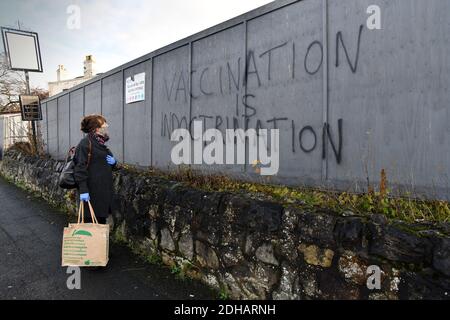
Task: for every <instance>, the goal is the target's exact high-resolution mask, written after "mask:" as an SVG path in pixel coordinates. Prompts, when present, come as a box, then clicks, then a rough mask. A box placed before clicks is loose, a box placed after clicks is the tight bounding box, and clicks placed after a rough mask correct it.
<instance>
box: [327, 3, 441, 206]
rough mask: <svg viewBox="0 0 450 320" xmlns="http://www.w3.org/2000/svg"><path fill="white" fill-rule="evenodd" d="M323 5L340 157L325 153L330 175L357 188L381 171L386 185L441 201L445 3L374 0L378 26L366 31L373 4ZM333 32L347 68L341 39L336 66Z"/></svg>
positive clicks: (332, 113) (332, 118)
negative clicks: (379, 14)
mask: <svg viewBox="0 0 450 320" xmlns="http://www.w3.org/2000/svg"><path fill="white" fill-rule="evenodd" d="M329 4H330V8H329V15H330V35H329V39H330V41H331V48H332V49H333V50H331V52H330V53H331V54H330V62H331V65H330V122H331V123H332V124H333V125H335V123H336V121H337V119H340V118H342V119H343V137H342V138H343V148H342V162H341V163H340V164H337V163H336V161H334V159H333V157H329V177H330V179H332V181H333V182H334V183H341V184H346V185H352V184H358V183H359V185H360V186H361V189H365V187H366V186H367V180H369V181H371V182H372V183H375V184H377V183H378V181H379V180H380V179H379V177H380V172H381V170H382V169H384V170H385V171H386V174H387V179H388V182H389V183H390V184H391V185H392V184H401V185H402V186H403V187H404V188H405V189H406V190H408V191H412V192H414V191H417V192H421V191H426V192H427V193H428V194H429V195H431V196H432V197H439V198H447V199H448V197H449V192H448V191H449V181H450V180H449V179H450V166H449V163H450V126H449V125H448V124H449V122H450V112H449V102H450V93H449V86H450V33H449V32H448V30H450V15H449V12H450V2H449V1H441V0H431V1H421V0H411V1H401V0H394V1H391V0H389V1H387V0H383V1H377V5H379V6H380V8H381V12H382V30H372V31H371V30H369V29H368V28H367V27H366V19H367V17H368V15H366V14H365V11H366V10H365V9H366V8H367V7H368V6H369V5H371V4H373V1H370V0H364V1H361V0H357V1H356V0H353V1H338V0H330V1H329ZM360 28H361V29H360ZM360 30H361V39H360V51H359V57H358V58H359V59H358V60H356V57H357V48H358V35H359V32H360ZM339 32H341V34H342V39H343V42H344V44H345V48H346V49H347V50H348V54H349V56H350V61H351V63H352V64H353V67H354V69H353V70H352V69H351V68H350V65H349V63H348V62H347V59H346V56H345V51H344V50H343V48H344V47H343V46H342V42H339V61H338V62H339V66H338V67H336V59H337V57H336V52H335V51H334V50H335V47H336V45H337V44H336V43H337V34H338V33H339ZM356 63H357V64H356Z"/></svg>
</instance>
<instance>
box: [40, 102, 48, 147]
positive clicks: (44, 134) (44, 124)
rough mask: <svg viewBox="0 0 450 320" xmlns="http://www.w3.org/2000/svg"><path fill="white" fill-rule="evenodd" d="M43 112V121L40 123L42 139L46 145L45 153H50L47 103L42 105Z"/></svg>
mask: <svg viewBox="0 0 450 320" xmlns="http://www.w3.org/2000/svg"><path fill="white" fill-rule="evenodd" d="M41 111H42V121H39V126H40V130H41V135H42V137H41V139H42V143H43V144H44V147H43V149H44V152H47V153H48V139H47V134H48V133H47V129H48V126H47V103H41Z"/></svg>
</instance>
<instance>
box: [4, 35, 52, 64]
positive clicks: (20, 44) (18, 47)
mask: <svg viewBox="0 0 450 320" xmlns="http://www.w3.org/2000/svg"><path fill="white" fill-rule="evenodd" d="M1 32H2V38H3V46H4V47H5V53H6V57H7V59H8V63H9V67H10V69H12V70H21V71H31V72H42V71H43V70H42V60H41V52H40V48H39V38H38V34H37V33H36V32H30V31H22V30H16V29H11V28H5V27H1Z"/></svg>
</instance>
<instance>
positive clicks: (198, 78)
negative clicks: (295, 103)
mask: <svg viewBox="0 0 450 320" xmlns="http://www.w3.org/2000/svg"><path fill="white" fill-rule="evenodd" d="M363 29H364V27H363V25H361V26H360V27H359V33H358V39H357V42H356V54H355V57H354V58H353V59H352V57H351V55H350V53H349V49H348V42H346V41H344V36H343V33H342V31H339V32H337V33H336V62H335V66H336V68H338V67H339V66H340V64H341V62H340V56H341V53H340V52H341V51H343V52H344V55H345V58H346V61H347V63H348V65H349V67H350V69H351V71H352V72H353V73H356V72H357V69H358V63H359V59H360V47H361V39H362V31H363ZM297 47H298V46H296V43H295V42H294V41H291V42H282V43H280V44H277V45H275V46H272V47H270V48H268V49H266V50H264V51H262V52H261V53H259V54H257V53H256V52H255V51H254V50H249V51H248V52H247V56H246V58H245V65H243V59H242V57H237V58H235V59H233V60H229V61H224V62H223V64H218V65H210V66H205V67H203V68H201V69H200V70H196V69H193V70H192V71H191V72H189V71H187V70H188V68H187V67H186V68H185V69H183V70H178V71H175V72H174V73H173V74H172V75H171V76H170V77H164V79H163V81H164V91H165V92H164V96H165V97H166V99H167V101H169V102H184V103H187V102H188V99H189V98H192V99H193V100H196V99H199V98H200V97H201V96H211V95H214V94H220V95H222V96H224V95H226V94H234V93H236V92H241V89H243V88H245V87H249V86H250V85H254V86H255V87H257V88H259V87H261V86H262V85H263V84H265V83H264V82H267V83H270V82H271V81H273V79H274V72H278V71H279V70H277V69H276V68H274V66H273V65H274V62H275V60H276V58H277V57H278V56H280V53H281V52H282V50H289V52H290V53H289V54H288V55H287V56H288V57H290V58H289V59H288V61H284V60H283V61H281V60H280V61H278V62H281V63H285V64H287V65H288V66H289V68H287V69H286V70H288V72H287V73H286V75H285V79H286V80H289V79H296V78H297V77H298V76H299V75H300V73H299V72H298V70H297V69H296V62H297V60H298V56H297V55H298V54H299V52H298V50H297ZM302 60H303V71H304V72H305V73H306V74H307V75H309V76H314V75H316V74H317V73H318V72H319V71H320V70H321V69H322V65H323V61H324V49H323V44H322V42H321V41H319V40H314V41H312V42H311V43H310V44H309V45H308V47H307V49H306V51H305V52H303V56H302ZM262 68H265V70H266V71H265V73H266V76H265V77H264V78H263V77H262V72H261V71H262ZM189 79H191V82H192V85H189V83H190V81H189Z"/></svg>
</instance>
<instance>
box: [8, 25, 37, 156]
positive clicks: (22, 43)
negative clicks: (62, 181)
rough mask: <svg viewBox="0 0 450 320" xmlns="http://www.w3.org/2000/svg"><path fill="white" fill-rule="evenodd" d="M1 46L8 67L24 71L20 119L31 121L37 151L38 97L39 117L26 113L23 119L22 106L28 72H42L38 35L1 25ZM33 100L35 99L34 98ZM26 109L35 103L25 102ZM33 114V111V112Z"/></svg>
mask: <svg viewBox="0 0 450 320" xmlns="http://www.w3.org/2000/svg"><path fill="white" fill-rule="evenodd" d="M1 32H2V38H3V46H4V48H5V54H6V58H7V60H8V64H9V68H10V69H11V70H18V71H23V72H24V73H25V81H26V94H27V95H26V96H24V98H22V96H21V97H20V102H21V110H22V120H23V121H31V126H32V130H33V142H34V148H35V151H36V153H37V151H38V149H37V139H36V125H35V121H38V120H42V114H41V112H40V105H39V98H38V99H37V105H38V106H37V111H38V114H39V117H38V118H37V117H34V116H33V117H32V118H31V117H29V116H30V113H29V112H28V111H27V112H28V113H27V116H28V119H29V120H25V117H24V108H23V107H22V102H23V99H27V98H25V97H29V96H30V94H31V92H30V91H31V90H30V77H29V74H28V72H43V68H42V59H41V49H40V47H39V37H38V34H37V33H36V32H30V31H23V30H18V29H12V28H7V27H1ZM34 101H35V100H34ZM25 105H26V106H28V107H26V108H27V110H32V109H33V110H34V111H36V104H34V105H33V106H31V105H30V104H28V105H27V104H25ZM33 114H34V113H33Z"/></svg>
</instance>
